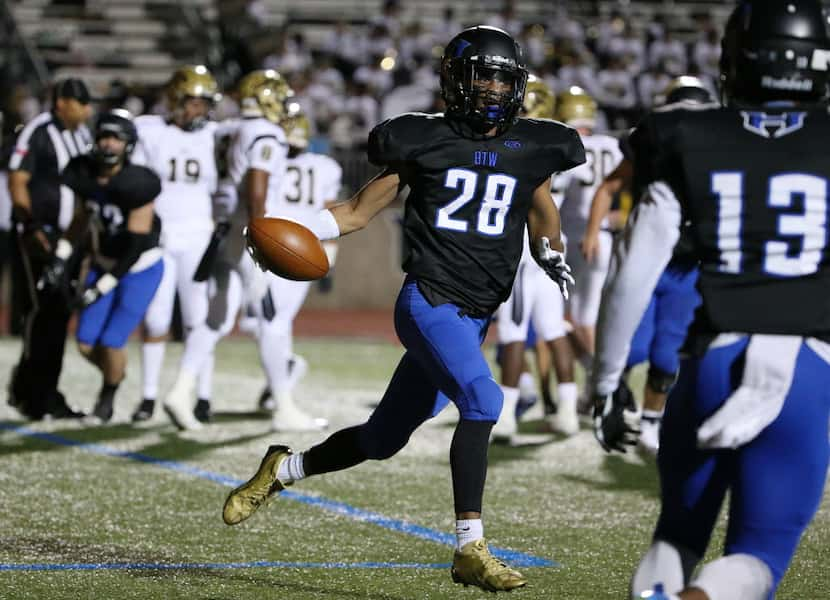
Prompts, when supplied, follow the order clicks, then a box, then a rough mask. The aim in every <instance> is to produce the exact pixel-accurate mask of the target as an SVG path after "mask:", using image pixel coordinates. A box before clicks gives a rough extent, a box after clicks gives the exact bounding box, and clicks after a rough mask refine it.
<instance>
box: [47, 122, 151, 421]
mask: <svg viewBox="0 0 830 600" xmlns="http://www.w3.org/2000/svg"><path fill="white" fill-rule="evenodd" d="M94 135H95V146H94V147H93V150H92V152H91V153H90V154H89V155H82V156H77V157H75V158H74V159H72V160H71V161H70V162H69V164H67V166H66V169H64V172H63V180H64V183H65V184H66V185H67V186H68V187H69V188H70V189H72V190H73V191H74V192H75V194H76V196H77V197H78V199H79V200H80V201H79V202H76V203H75V205H76V207H78V210H77V211H76V214H75V218H74V220H73V222H72V224H71V225H70V227H69V229H68V230H67V235H66V237H63V238H61V239H60V240H59V242H58V245H57V249H56V252H55V259H54V261H53V263H52V264H51V265H50V267H49V268H48V269H47V272H46V274H45V275H44V278H43V279H42V285H44V286H49V285H52V286H54V285H57V284H58V283H59V282H60V280H61V277H62V276H63V272H64V264H65V261H66V260H68V259H69V257H70V256H72V254H73V247H72V242H70V239H73V237H74V236H75V235H76V234H77V232H78V231H79V230H84V229H86V230H87V231H88V232H89V238H90V243H89V248H90V249H91V250H90V253H91V261H92V266H91V268H90V271H89V274H88V275H87V278H86V282H85V288H84V290H83V292H82V296H81V298H80V301H79V303H80V305H81V306H82V308H83V310H82V312H81V314H80V318H79V320H78V329H77V332H76V338H77V340H78V348H79V349H80V352H81V354H82V355H83V356H84V358H86V359H87V360H89V361H90V362H91V363H92V364H94V365H95V366H96V367H98V369H100V371H101V374H102V375H103V380H104V381H103V385H102V387H101V392H100V394H99V395H98V402H97V403H96V405H95V408H94V410H93V415H94V417H95V418H97V420H99V421H102V422H106V421H109V420H110V419H111V418H112V413H113V399H114V396H115V392H116V390H117V389H118V385H119V384H120V383H121V381H122V380H123V379H124V375H125V368H126V363H127V355H126V352H125V351H124V345H125V344H126V343H127V339H128V337H129V335H130V333H132V331H133V330H134V329H135V328H136V327H137V326H138V324H139V323H140V322H141V319H142V318H143V317H144V313H145V312H146V310H147V306H148V305H149V303H150V300H152V298H153V294H155V292H156V288H157V287H158V285H159V282H160V281H161V276H162V273H163V271H164V265H163V262H162V260H161V251H160V250H159V248H158V241H159V233H160V232H161V222H160V221H159V218H158V217H157V216H156V214H155V212H153V200H154V199H155V198H156V196H158V194H159V192H160V191H161V182H160V181H159V178H158V176H157V175H156V174H155V173H153V172H152V171H150V170H149V169H147V168H145V167H141V166H138V165H132V164H130V163H129V156H130V152H131V151H132V149H133V147H134V146H135V143H136V140H137V137H138V136H137V134H136V129H135V125H134V124H133V120H132V116H131V115H130V113H129V112H127V111H125V110H122V109H115V110H113V111H110V112H108V113H104V114H102V115H101V116H100V117H99V118H98V121H97V123H96V127H95V132H94Z"/></svg>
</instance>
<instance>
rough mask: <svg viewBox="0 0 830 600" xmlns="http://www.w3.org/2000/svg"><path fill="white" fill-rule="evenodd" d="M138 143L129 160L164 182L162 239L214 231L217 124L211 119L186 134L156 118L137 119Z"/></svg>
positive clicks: (159, 208)
mask: <svg viewBox="0 0 830 600" xmlns="http://www.w3.org/2000/svg"><path fill="white" fill-rule="evenodd" d="M135 125H136V129H138V143H137V144H136V148H135V150H134V152H133V156H132V158H131V162H133V163H135V164H139V165H144V166H146V167H148V168H150V169H151V170H153V171H154V172H155V173H156V175H158V176H159V179H161V194H160V195H159V197H158V198H156V204H155V209H156V214H158V216H159V217H160V218H161V221H162V223H163V225H164V235H165V237H169V236H170V235H175V233H177V232H179V233H181V232H187V231H192V230H207V231H211V230H212V229H213V210H212V195H213V193H214V191H215V190H216V182H217V173H216V159H215V154H214V137H215V133H216V127H217V124H216V123H214V122H213V121H208V122H207V123H206V124H205V126H204V127H202V128H201V129H197V130H195V131H185V130H184V129H182V128H180V127H178V126H177V125H175V124H173V123H171V122H168V121H166V120H164V119H163V118H162V117H159V116H157V115H143V116H140V117H136V119H135Z"/></svg>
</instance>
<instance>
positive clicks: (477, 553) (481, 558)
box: [452, 538, 527, 592]
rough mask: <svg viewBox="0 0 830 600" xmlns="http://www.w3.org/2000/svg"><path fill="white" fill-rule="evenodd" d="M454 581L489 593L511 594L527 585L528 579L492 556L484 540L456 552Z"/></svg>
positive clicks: (453, 567) (467, 545)
mask: <svg viewBox="0 0 830 600" xmlns="http://www.w3.org/2000/svg"><path fill="white" fill-rule="evenodd" d="M452 580H453V581H454V582H455V583H463V584H464V587H467V586H468V585H475V586H477V587H480V588H481V589H483V590H486V591H488V592H509V591H510V590H515V589H516V588H520V587H524V586H526V585H527V579H525V578H524V576H523V575H522V574H521V573H519V572H518V571H516V570H514V569H511V568H510V567H508V566H507V565H506V564H504V563H503V562H502V561H500V560H499V559H497V558H496V557H495V556H493V555H492V554H490V550H489V549H488V548H487V542H486V541H485V540H484V538H482V539H480V540H476V541H474V542H470V543H469V544H465V545H464V547H463V548H461V550H456V551H455V556H454V557H453V561H452Z"/></svg>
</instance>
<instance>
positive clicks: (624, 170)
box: [580, 158, 634, 261]
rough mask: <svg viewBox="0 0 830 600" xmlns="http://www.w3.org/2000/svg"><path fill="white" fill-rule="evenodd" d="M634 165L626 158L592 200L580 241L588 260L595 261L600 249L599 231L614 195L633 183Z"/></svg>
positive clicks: (602, 184)
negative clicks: (583, 234) (583, 235)
mask: <svg viewBox="0 0 830 600" xmlns="http://www.w3.org/2000/svg"><path fill="white" fill-rule="evenodd" d="M633 174H634V167H633V165H632V163H631V161H630V160H628V159H627V158H624V159H623V160H622V162H621V163H620V164H619V165H617V168H616V169H614V170H613V171H612V172H611V173H610V174H609V175H608V177H606V178H605V179H604V180H603V182H602V183H601V184H600V186H599V187H598V188H597V191H596V193H595V194H594V199H593V200H592V201H591V213H590V215H589V217H588V226H587V227H586V228H585V237H583V238H582V241H581V242H580V250H581V251H582V255H583V256H584V257H585V260H587V261H593V260H594V259H595V258H596V256H597V251H598V249H599V232H600V229H601V228H602V220H603V219H604V218H605V216H606V215H607V214H608V212H609V211H610V210H611V203H612V202H613V200H614V196H615V195H616V194H618V193H619V192H620V190H622V189H623V188H624V187H626V186H627V185H629V184H630V183H631V177H632V176H633Z"/></svg>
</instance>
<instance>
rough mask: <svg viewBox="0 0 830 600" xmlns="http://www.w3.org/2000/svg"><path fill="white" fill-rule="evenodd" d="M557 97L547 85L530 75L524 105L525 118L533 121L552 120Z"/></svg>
mask: <svg viewBox="0 0 830 600" xmlns="http://www.w3.org/2000/svg"><path fill="white" fill-rule="evenodd" d="M555 106H556V96H554V95H553V90H551V89H550V88H549V87H548V86H547V84H546V83H545V82H544V81H542V80H541V79H540V78H538V77H536V76H535V75H528V77H527V87H526V88H525V100H524V104H523V108H524V113H525V114H524V116H525V117H528V118H531V119H552V118H553V114H554V108H555Z"/></svg>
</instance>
